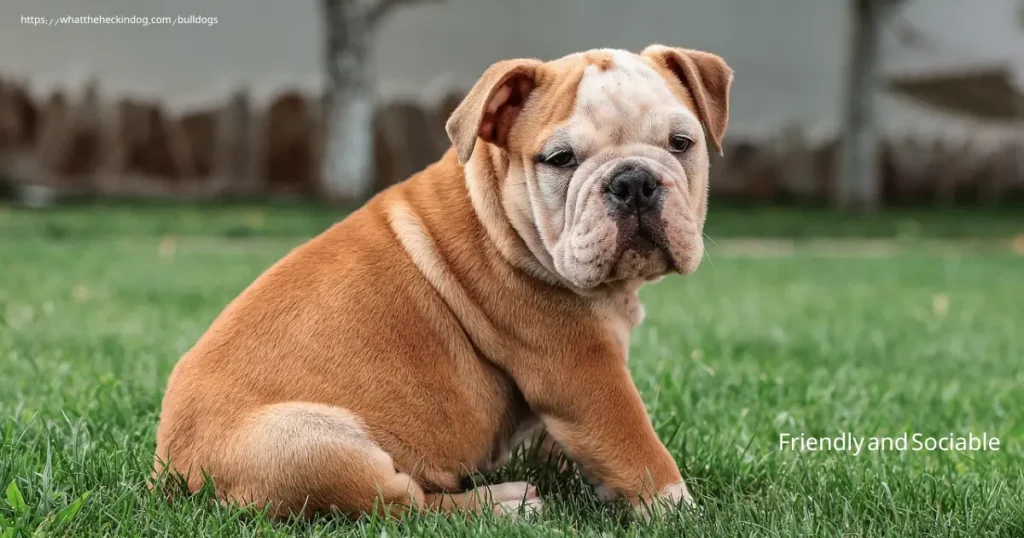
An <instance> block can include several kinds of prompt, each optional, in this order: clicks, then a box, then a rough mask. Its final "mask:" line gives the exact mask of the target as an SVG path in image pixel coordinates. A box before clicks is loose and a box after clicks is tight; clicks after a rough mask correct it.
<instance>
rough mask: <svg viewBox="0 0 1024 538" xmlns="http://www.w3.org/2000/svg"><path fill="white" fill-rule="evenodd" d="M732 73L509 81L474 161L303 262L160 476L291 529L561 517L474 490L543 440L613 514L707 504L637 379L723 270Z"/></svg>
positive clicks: (471, 128) (170, 396) (180, 382)
mask: <svg viewBox="0 0 1024 538" xmlns="http://www.w3.org/2000/svg"><path fill="white" fill-rule="evenodd" d="M731 81H732V70H731V69H730V68H729V67H728V66H727V65H726V64H725V62H724V61H723V60H722V59H721V58H719V57H718V56H715V55H713V54H709V53H706V52H699V51H695V50H686V49H679V48H669V47H664V46H651V47H648V48H647V49H645V50H644V51H643V52H642V53H640V54H634V53H630V52H625V51H620V50H593V51H589V52H585V53H578V54H573V55H570V56H566V57H564V58H561V59H558V60H555V61H551V62H546V63H545V62H542V61H539V60H534V59H519V60H508V61H502V62H498V63H496V64H494V65H493V66H491V67H490V68H489V69H488V70H487V71H486V72H485V73H484V74H483V76H482V77H481V78H480V80H479V81H478V82H477V83H476V85H475V86H474V87H473V88H472V90H471V91H470V92H469V94H468V95H467V96H466V98H465V100H464V101H463V102H462V103H461V104H460V105H459V106H458V108H457V109H456V110H455V112H454V113H453V114H452V115H451V117H450V119H449V121H448V123H447V131H448V134H449V136H450V138H451V140H452V144H453V148H452V149H451V150H449V151H448V152H447V153H446V154H445V155H444V157H442V158H441V160H440V161H438V162H437V163H435V164H433V165H431V166H430V167H428V168H427V169H425V170H423V171H422V172H420V173H418V174H416V175H414V176H413V177H411V178H410V179H409V180H407V181H406V182H404V183H401V184H399V185H395V186H394V187H391V188H389V189H388V190H386V191H383V192H381V193H380V194H378V195H377V196H376V197H374V198H373V199H372V200H370V201H369V202H368V203H367V204H365V205H364V206H363V207H362V208H360V209H359V210H357V211H355V212H354V213H352V214H351V215H349V216H348V217H347V218H345V219H344V220H343V221H341V222H339V223H338V224H336V225H334V226H332V227H331V228H330V229H328V230H327V231H326V232H324V233H323V234H321V235H319V236H318V237H316V238H314V239H312V240H310V241H309V242H308V243H306V244H304V245H302V246H300V247H298V248H296V249H295V250H293V251H292V252H291V253H289V254H288V255H287V256H285V257H284V258H283V259H282V260H280V261H279V262H277V263H276V264H275V265H274V266H273V267H271V268H270V269H269V270H267V271H266V272H265V273H264V274H263V275H261V276H260V277H259V278H258V279H257V280H256V281H255V282H253V283H252V284H251V285H250V286H249V287H248V288H247V289H246V290H245V291H244V292H243V293H242V294H241V295H240V296H239V297H238V298H236V299H235V300H234V301H233V302H231V303H230V304H229V305H228V306H227V308H226V309H225V310H224V311H223V312H222V313H221V314H220V316H219V317H218V318H217V319H216V320H215V321H214V322H213V325H212V326H211V327H210V328H209V330H208V331H207V332H206V334H204V335H203V336H202V338H200V340H199V341H198V343H196V345H195V346H194V347H193V348H192V349H191V350H190V351H188V353H186V354H185V356H184V357H183V358H182V359H181V361H180V362H179V363H178V364H177V366H176V367H175V369H174V372H173V373H172V374H171V377H170V381H169V384H168V387H167V393H166V396H165V397H164V400H163V411H162V416H161V421H160V426H159V430H158V432H157V447H156V460H157V461H156V472H157V473H162V472H164V471H171V472H174V473H178V474H180V475H181V476H183V477H185V479H186V482H187V484H188V486H189V488H191V489H192V490H196V489H198V488H200V487H201V486H202V484H203V481H204V478H203V477H204V474H205V475H208V476H210V477H211V478H212V480H213V482H214V485H215V488H216V491H217V495H218V498H219V499H221V500H222V501H224V502H237V503H257V504H259V505H262V506H267V505H269V506H270V510H271V511H272V513H273V514H276V515H281V516H284V515H288V514H291V513H304V514H310V513H316V512H328V511H331V510H338V511H340V512H342V513H344V514H347V515H348V516H350V517H357V516H359V515H360V514H364V513H369V512H374V511H379V512H383V513H390V514H401V513H404V512H405V511H408V510H413V511H418V510H425V509H433V510H444V511H456V510H458V511H490V510H495V511H498V512H504V511H507V510H510V509H515V508H517V507H520V506H521V505H524V504H525V505H526V506H527V507H529V508H534V509H536V508H539V507H540V503H541V501H540V499H539V498H538V496H537V492H536V490H535V488H534V487H533V486H531V485H529V484H526V483H522V482H518V483H509V484H500V485H493V486H484V487H479V488H477V489H473V490H470V491H463V490H461V489H460V483H462V482H463V479H464V478H465V477H467V476H469V475H470V474H472V473H474V472H477V471H489V470H492V469H495V468H497V467H498V466H500V465H502V464H503V463H504V462H505V461H506V459H507V457H508V454H509V451H510V450H512V449H514V448H515V447H516V446H517V444H519V443H521V442H523V440H524V439H527V438H530V437H532V436H533V435H535V434H536V433H537V432H538V431H539V430H540V429H544V430H546V432H547V434H548V435H549V436H550V438H552V439H553V440H554V441H555V443H556V444H557V446H558V448H559V449H560V450H562V451H563V452H564V453H565V454H566V455H568V456H569V457H570V458H571V459H572V460H574V461H575V462H576V463H577V464H578V466H579V467H580V468H581V469H582V471H583V473H584V474H585V476H587V477H588V478H589V479H590V480H592V481H593V482H594V483H595V484H596V485H597V491H598V492H599V494H600V495H601V496H602V497H603V498H606V499H609V500H613V499H624V500H626V501H628V502H630V503H632V504H633V506H635V507H637V508H638V509H641V510H642V511H643V512H646V511H647V510H648V509H649V508H651V507H653V506H654V505H656V504H658V501H662V502H664V503H665V504H670V505H681V504H685V503H691V502H692V499H691V497H690V493H689V491H687V488H686V485H685V483H684V482H683V478H682V477H681V476H680V472H679V469H678V467H677V465H676V462H675V461H673V459H672V456H671V455H670V454H669V452H668V450H666V448H665V446H664V445H663V444H662V443H661V441H659V439H658V437H657V435H656V434H655V431H654V428H653V427H652V424H651V421H650V419H649V418H648V416H647V414H646V411H645V409H644V405H643V402H642V401H641V399H640V395H639V393H638V392H637V389H636V387H635V386H634V384H633V382H632V379H631V377H630V373H629V370H628V369H627V364H626V363H627V352H628V348H629V333H630V329H631V328H632V327H634V326H636V325H637V324H638V323H639V322H640V321H641V319H642V318H643V315H644V314H643V307H642V305H641V304H640V302H639V300H638V298H637V290H638V289H639V288H640V287H641V285H643V284H644V283H645V282H648V281H651V280H655V279H658V278H660V277H661V276H663V275H666V274H668V273H681V274H689V273H692V272H693V271H694V270H696V268H697V266H698V264H699V263H700V261H701V258H702V255H703V252H704V247H703V241H702V229H703V225H704V218H705V213H706V206H707V186H708V151H707V150H708V146H710V147H711V148H713V149H714V150H718V151H720V148H721V140H722V136H723V134H724V133H725V130H726V124H727V121H728V101H729V88H730V84H731Z"/></svg>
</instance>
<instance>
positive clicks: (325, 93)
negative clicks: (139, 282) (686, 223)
mask: <svg viewBox="0 0 1024 538" xmlns="http://www.w3.org/2000/svg"><path fill="white" fill-rule="evenodd" d="M0 9H2V11H3V15H4V16H3V17H2V18H0V185H2V186H0V191H2V196H4V197H6V198H7V199H8V200H9V202H8V203H10V204H14V205H16V206H33V207H39V206H49V205H53V204H58V205H59V204H62V203H71V202H75V201H78V202H81V201H83V200H88V201H96V200H101V201H102V200H118V201H119V202H118V203H122V204H129V205H130V204H133V203H140V202H141V201H152V200H170V199H173V200H176V201H179V202H181V201H184V202H200V201H203V202H208V201H211V200H213V201H216V200H231V199H239V198H241V199H247V200H252V199H258V200H278V199H280V200H285V199H287V200H301V201H309V202H318V203H319V202H330V203H342V204H345V203H358V202H359V201H361V200H364V199H366V198H367V197H368V196H370V195H372V194H373V193H374V192H376V191H379V190H380V189H382V188H384V187H386V186H388V185H390V184H393V183H395V182H398V181H402V180H404V179H405V178H406V177H408V176H409V175H410V174H412V173H413V172H415V171H417V170H419V169H421V168H423V167H424V166H425V165H427V164H429V163H430V162H432V161H434V160H435V159H437V158H438V157H439V156H440V155H441V153H442V152H443V151H444V150H445V149H446V148H447V147H448V145H449V143H448V140H447V137H446V136H445V133H444V129H443V124H444V121H445V119H446V117H447V115H448V114H449V113H450V112H451V110H452V109H453V108H454V106H455V105H456V104H457V103H458V101H459V99H460V97H461V96H462V95H463V93H464V92H465V91H466V90H467V88H468V87H469V86H470V85H471V84H472V83H473V82H474V81H475V79H476V78H477V77H478V76H479V75H480V74H481V73H482V72H483V71H484V69H486V68H487V66H488V65H489V64H490V63H492V62H494V61H497V60H500V59H504V58H510V57H539V58H544V59H553V58H556V57H559V56H562V55H564V54H567V53H571V52H575V51H579V50H584V49H588V48H595V47H614V48H625V49H630V50H634V51H638V50H640V49H642V48H643V47H645V46H647V45H648V44H651V43H663V44H669V45H680V46H685V47H691V48H701V49H706V50H709V51H712V52H715V53H717V54H719V55H721V56H723V57H724V58H725V59H726V60H727V61H728V62H729V63H730V65H732V66H733V68H734V69H735V71H736V79H735V83H734V86H733V94H732V112H731V118H730V126H729V132H728V135H727V143H726V147H725V156H724V157H723V158H718V157H716V158H715V159H714V162H713V172H712V182H711V190H712V201H713V203H722V204H741V205H758V206H764V207H771V206H795V207H802V208H821V209H822V210H824V209H830V210H835V211H843V212H846V213H856V214H860V213H866V212H867V213H870V212H876V211H879V210H883V209H886V208H898V207H906V206H912V207H916V208H927V209H931V208H937V209H949V208H951V207H961V206H971V207H977V206H980V207H982V208H1014V207H1017V208H1019V207H1021V202H1022V200H1024V2H1022V1H1021V0H973V1H970V2H967V1H963V0H773V1H760V2H751V1H749V0H717V1H715V2H674V1H668V0H650V1H644V2H633V3H630V2H624V1H620V0H519V1H516V2H508V1H502V0H316V1H311V0H303V1H295V2H277V1H272V0H177V1H175V2H158V1H156V0H142V1H140V0H89V1H80V0H48V1H46V2H39V1H36V0H6V1H5V2H4V5H3V7H2V8H0ZM79 17H108V18H114V17H123V19H121V20H116V19H107V20H106V21H103V22H98V21H96V20H94V19H82V18H79ZM1003 211H1005V210H1003ZM713 213H714V212H712V214H713Z"/></svg>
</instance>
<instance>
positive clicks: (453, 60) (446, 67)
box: [0, 0, 1024, 134]
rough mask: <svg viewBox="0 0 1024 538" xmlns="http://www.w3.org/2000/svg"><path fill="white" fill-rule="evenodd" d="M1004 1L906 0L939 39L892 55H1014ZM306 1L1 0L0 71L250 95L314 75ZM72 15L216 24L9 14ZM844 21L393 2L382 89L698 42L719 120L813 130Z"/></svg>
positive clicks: (835, 87) (122, 86)
mask: <svg viewBox="0 0 1024 538" xmlns="http://www.w3.org/2000/svg"><path fill="white" fill-rule="evenodd" d="M1014 1H1015V0H971V1H966V0H916V1H915V2H913V3H912V4H911V10H910V12H908V14H909V16H911V18H912V19H913V20H914V21H915V24H917V25H919V26H920V27H921V28H922V29H923V30H924V31H925V32H926V33H927V34H929V35H934V36H937V37H940V38H941V39H939V40H937V43H936V49H935V50H934V51H931V52H908V51H902V50H896V49H897V48H895V47H891V49H892V52H893V55H892V57H891V60H890V61H891V64H892V65H893V67H895V68H898V69H906V68H907V67H908V66H918V65H922V62H930V61H932V60H934V59H935V58H936V57H938V58H940V59H941V58H949V59H955V60H972V59H977V58H982V59H985V58H991V57H1007V59H1010V60H1014V61H1017V62H1019V63H1020V64H1021V65H1024V37H1022V36H1024V32H1021V33H1019V34H1018V33H1016V32H1015V30H1014V29H1013V24H1012V21H1013V18H1012V16H1013V11H1012V3H1013V2H1014ZM86 6H87V7H86ZM630 6H633V7H630ZM318 7H319V1H318V0H290V1H289V0H174V1H173V2H172V1H167V0H48V1H47V2H46V3H45V5H43V2H40V1H39V0H3V7H2V8H0V10H2V15H3V16H2V17H0V72H3V73H15V74H18V75H22V76H27V77H28V78H29V79H30V80H31V81H32V82H33V83H34V84H35V85H36V86H38V87H39V88H45V87H47V86H48V85H50V84H53V83H61V84H66V83H68V82H80V81H81V80H82V79H83V78H84V77H86V76H89V75H97V76H99V77H100V78H101V80H102V81H103V83H104V85H105V86H106V87H107V88H108V89H109V90H114V91H124V90H130V91H133V92H142V93H147V94H153V95H158V96H161V97H163V98H165V99H167V100H168V101H169V102H170V103H171V104H172V105H179V106H180V105H187V104H189V103H193V102H195V101H197V100H201V99H203V98H209V97H211V96H218V97H219V96H221V95H223V92H224V91H225V90H226V89H227V88H228V87H231V86H234V85H239V84H247V85H250V86H252V87H254V88H255V90H256V93H257V96H259V95H262V94H266V93H268V92H271V91H273V90H276V89H277V88H279V87H281V86H286V85H298V86H305V87H310V88H313V87H316V86H317V85H318V84H319V80H320V78H319V63H320V58H321V49H320V46H321V44H320V30H321V29H320V21H319V19H318V17H317V9H318ZM85 14H97V15H138V16H147V15H148V16H154V15H170V16H178V15H183V16H187V15H203V16H209V17H214V16H215V17H217V18H218V24H216V25H214V26H209V27H208V26H180V25H176V26H173V27H166V26H148V27H142V26H110V25H107V26H100V25H82V26H63V27H42V26H37V27H34V26H29V25H24V24H21V22H20V16H22V15H38V16H45V17H55V16H62V15H85ZM847 32H848V26H847V13H846V1H845V0H714V1H707V0H703V1H697V0H693V1H691V2H679V1H678V0H628V1H627V0H515V1H511V0H448V1H447V2H445V3H433V4H426V5H423V6H420V7H413V8H406V9H403V10H402V11H401V12H399V13H398V14H397V15H396V16H394V17H393V18H392V19H391V20H390V21H388V23H387V24H386V25H385V26H384V28H383V30H382V33H381V35H380V41H379V44H378V49H377V58H378V62H377V63H378V66H379V78H380V81H381V90H382V92H383V93H384V94H396V93H401V94H410V93H422V92H423V91H424V89H425V88H431V87H435V88H436V87H440V86H446V85H455V86H467V85H469V84H471V83H472V82H473V80H475V78H476V77H477V76H478V75H479V74H480V73H481V72H482V71H483V70H484V69H485V68H486V67H487V66H488V65H489V64H490V63H491V62H493V61H495V60H499V59H502V58H508V57H514V56H533V57H541V58H554V57H558V56H561V55H563V54H566V53H569V52H574V51H577V50H582V49H587V48H592V47H621V48H627V49H633V50H639V49H641V48H643V47H644V46H646V45H648V44H650V43H652V42H661V43H665V44H677V45H683V46H688V47H695V48H704V49H708V50H711V51H713V52H716V53H718V54H721V55H722V56H724V57H725V58H726V60H727V61H729V62H730V64H731V65H732V66H733V67H734V68H735V70H736V82H735V86H734V88H735V89H734V97H733V113H732V114H733V116H732V117H733V123H732V126H731V129H732V132H735V133H750V134H753V133H769V132H773V131H775V130H776V129H778V128H779V127H780V126H781V125H782V124H783V123H787V122H799V123H800V124H802V125H804V126H805V127H806V128H807V129H808V130H809V131H810V132H811V133H812V134H825V133H826V132H829V131H831V130H832V129H834V126H835V124H836V119H837V109H838V103H839V99H840V97H841V95H840V92H841V88H842V74H843V70H844V65H845V62H846V53H845V43H846V37H847ZM1009 51H1015V52H1013V53H1012V54H1011V53H1010V52H1009ZM1013 55H1016V57H1011V56H1013ZM885 106H886V107H887V114H886V117H887V118H888V119H889V121H890V122H895V123H896V124H897V125H902V126H909V127H911V128H913V127H915V126H917V125H918V124H920V125H921V126H929V125H931V124H930V123H929V122H931V121H933V120H934V117H930V113H928V112H927V111H926V112H925V114H924V115H922V114H920V113H914V112H913V111H912V110H910V109H908V108H907V107H904V106H901V105H900V104H899V103H894V102H892V100H887V102H886V103H885Z"/></svg>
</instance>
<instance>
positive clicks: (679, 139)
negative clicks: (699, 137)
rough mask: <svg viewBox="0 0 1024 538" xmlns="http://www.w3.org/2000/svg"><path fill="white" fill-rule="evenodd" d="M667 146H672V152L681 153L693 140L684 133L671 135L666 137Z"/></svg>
mask: <svg viewBox="0 0 1024 538" xmlns="http://www.w3.org/2000/svg"><path fill="white" fill-rule="evenodd" d="M668 144H669V146H671V147H672V152H673V153H682V152H684V151H686V150H688V149H690V146H692V145H693V140H692V139H691V138H690V137H688V136H685V135H680V134H677V135H672V138H669V139H668Z"/></svg>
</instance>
